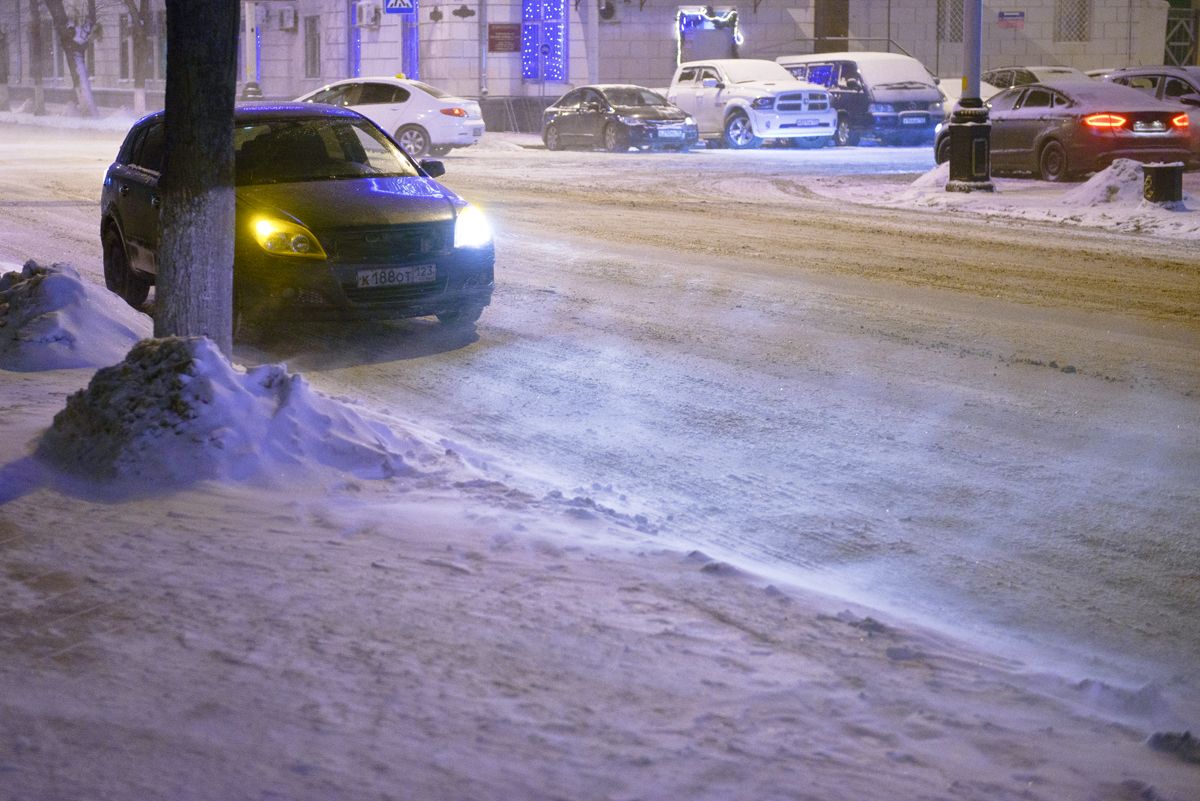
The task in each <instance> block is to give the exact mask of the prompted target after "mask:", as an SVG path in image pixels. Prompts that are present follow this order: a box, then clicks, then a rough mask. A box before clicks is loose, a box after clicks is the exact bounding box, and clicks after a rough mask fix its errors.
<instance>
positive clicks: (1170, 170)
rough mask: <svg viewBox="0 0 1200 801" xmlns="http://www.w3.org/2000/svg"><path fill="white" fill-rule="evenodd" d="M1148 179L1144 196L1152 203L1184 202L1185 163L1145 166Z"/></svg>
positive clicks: (1143, 192) (1143, 188)
mask: <svg viewBox="0 0 1200 801" xmlns="http://www.w3.org/2000/svg"><path fill="white" fill-rule="evenodd" d="M1142 171H1143V173H1144V174H1145V176H1146V178H1145V181H1144V182H1143V185H1142V196H1143V197H1145V198H1146V200H1149V201H1150V202H1151V203H1172V202H1176V201H1180V200H1183V162H1181V161H1175V162H1171V163H1169V164H1143V165H1142Z"/></svg>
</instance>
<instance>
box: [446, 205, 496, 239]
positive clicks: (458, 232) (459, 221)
mask: <svg viewBox="0 0 1200 801" xmlns="http://www.w3.org/2000/svg"><path fill="white" fill-rule="evenodd" d="M491 241H492V224H491V223H489V222H488V218H487V216H486V215H484V213H483V212H482V211H480V210H479V208H478V207H476V206H472V205H471V204H469V203H468V204H467V205H465V206H463V207H462V208H461V209H459V210H458V216H457V217H456V218H455V219H454V247H456V248H478V247H483V246H484V245H486V244H487V243H489V242H491Z"/></svg>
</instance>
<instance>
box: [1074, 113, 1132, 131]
mask: <svg viewBox="0 0 1200 801" xmlns="http://www.w3.org/2000/svg"><path fill="white" fill-rule="evenodd" d="M1125 122H1126V120H1125V118H1124V117H1121V116H1118V115H1116V114H1090V115H1088V116H1086V117H1084V118H1083V124H1084V125H1089V126H1091V127H1092V128H1120V127H1121V126H1122V125H1124V124H1125Z"/></svg>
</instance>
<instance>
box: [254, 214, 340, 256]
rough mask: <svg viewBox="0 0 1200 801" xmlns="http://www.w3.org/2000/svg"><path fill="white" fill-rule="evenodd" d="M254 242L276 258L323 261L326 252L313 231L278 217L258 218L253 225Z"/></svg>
mask: <svg viewBox="0 0 1200 801" xmlns="http://www.w3.org/2000/svg"><path fill="white" fill-rule="evenodd" d="M251 229H252V230H253V232H254V241H255V242H257V243H258V246H259V247H261V248H262V249H263V250H265V251H267V252H268V253H270V254H272V255H275V256H297V257H299V258H302V259H323V258H325V250H324V249H323V248H322V247H321V243H320V242H318V241H317V238H316V237H315V236H313V233H312V231H310V230H308V229H307V228H305V227H304V226H303V225H300V224H299V223H294V222H291V221H289V220H281V219H278V218H276V217H258V218H255V220H254V222H253V223H251Z"/></svg>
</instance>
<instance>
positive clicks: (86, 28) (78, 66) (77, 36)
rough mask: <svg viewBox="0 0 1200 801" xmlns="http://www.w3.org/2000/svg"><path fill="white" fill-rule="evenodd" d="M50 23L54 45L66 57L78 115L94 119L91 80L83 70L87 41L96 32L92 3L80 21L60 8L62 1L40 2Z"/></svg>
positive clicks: (91, 2)
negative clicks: (57, 45)
mask: <svg viewBox="0 0 1200 801" xmlns="http://www.w3.org/2000/svg"><path fill="white" fill-rule="evenodd" d="M42 3H43V4H45V6H46V10H47V11H49V12H50V19H51V21H52V22H53V23H54V33H55V35H56V36H57V37H58V44H59V46H60V47H61V48H62V50H63V53H65V54H66V56H67V65H68V67H69V68H70V70H71V83H72V85H73V86H74V87H75V98H76V101H77V102H78V103H79V111H80V113H81V114H83V116H85V117H95V116H97V110H96V100H95V97H94V96H93V94H92V76H91V75H90V74H89V73H88V68H87V47H88V41H89V40H90V39H91V38H92V31H94V30H95V29H96V2H95V0H88V4H87V11H86V12H85V14H84V16H83V17H82V18H81V19H77V20H72V19H71V18H69V17H68V16H67V12H66V9H65V8H63V0H42Z"/></svg>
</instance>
